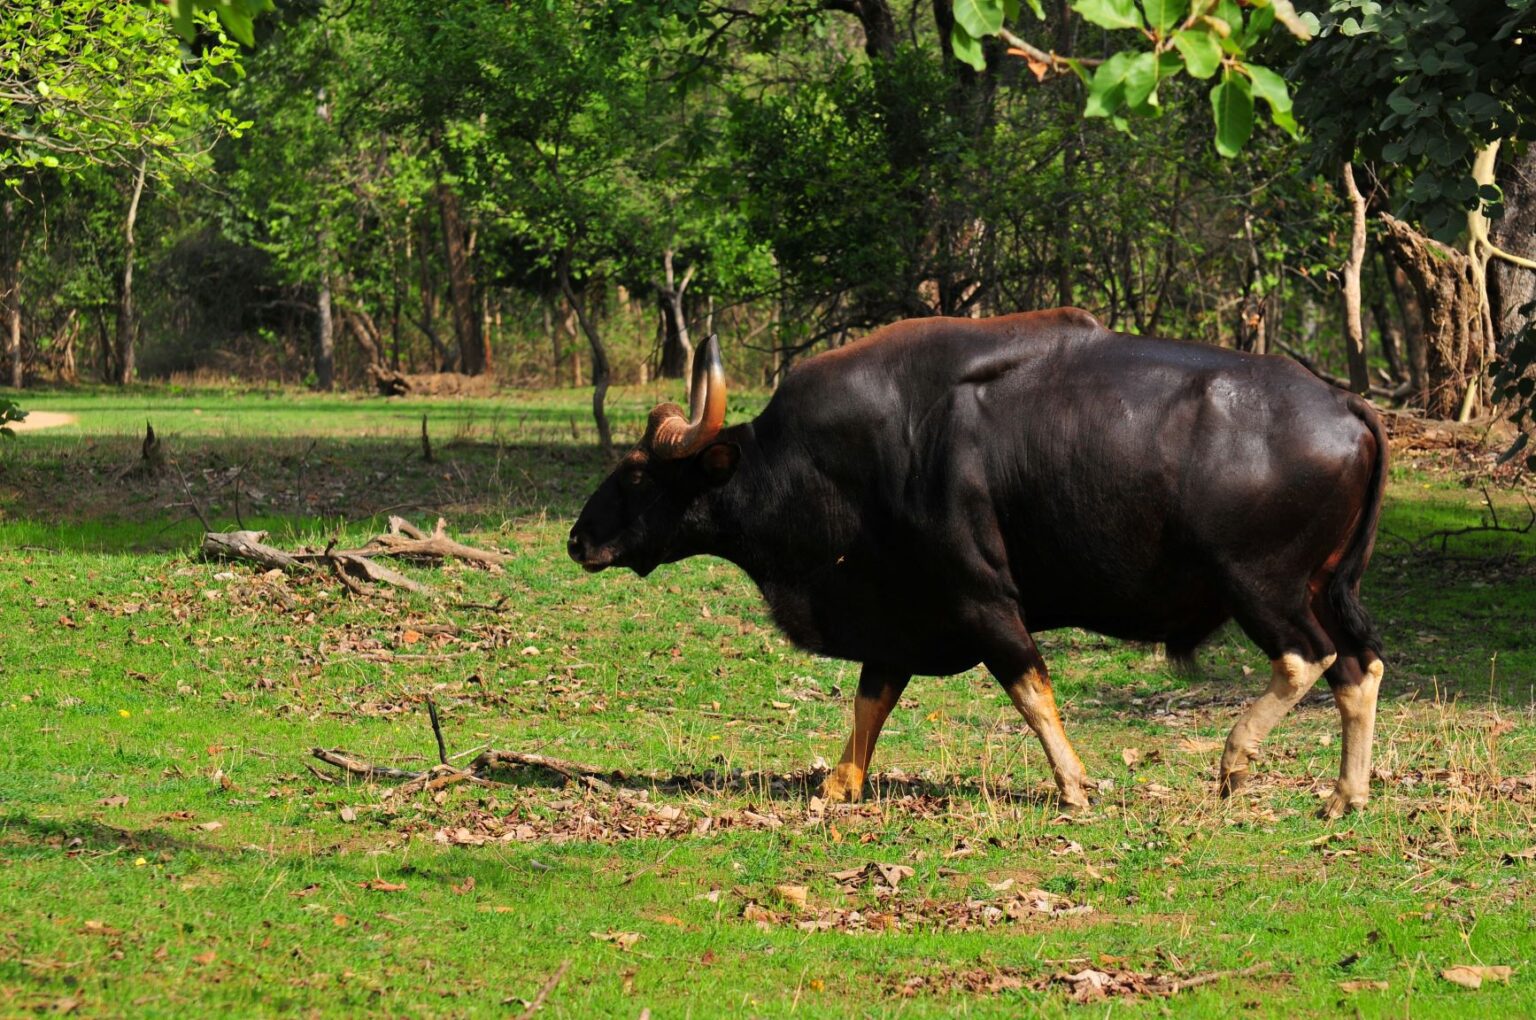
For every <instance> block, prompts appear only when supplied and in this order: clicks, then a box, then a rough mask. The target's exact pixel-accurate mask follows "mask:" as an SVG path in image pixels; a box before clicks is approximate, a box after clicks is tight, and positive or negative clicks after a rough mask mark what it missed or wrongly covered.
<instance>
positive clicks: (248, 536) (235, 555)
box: [198, 531, 309, 574]
mask: <svg viewBox="0 0 1536 1020" xmlns="http://www.w3.org/2000/svg"><path fill="white" fill-rule="evenodd" d="M266 539H267V533H266V532H265V531H209V532H205V533H204V534H203V544H202V548H200V549H199V550H198V555H199V556H200V557H201V558H202V559H204V560H244V561H246V562H247V563H254V564H256V565H257V566H259V567H263V568H265V569H267V570H281V571H283V572H284V573H285V574H292V573H296V572H298V571H302V570H307V569H309V567H308V565H307V564H305V563H304V562H303V561H302V560H300V559H299V558H298V557H296V556H290V555H289V554H288V553H285V552H283V551H282V550H281V549H277V548H274V547H273V546H270V545H267V544H266Z"/></svg>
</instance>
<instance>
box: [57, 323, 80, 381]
mask: <svg viewBox="0 0 1536 1020" xmlns="http://www.w3.org/2000/svg"><path fill="white" fill-rule="evenodd" d="M62 332H63V337H64V343H63V355H62V356H61V357H60V359H59V381H60V382H62V383H68V384H69V385H70V386H73V385H74V384H75V383H77V382H79V381H80V372H79V370H78V369H77V368H76V367H75V339H76V338H77V337H78V336H79V335H80V317H79V310H78V309H75V308H71V309H70V310H69V313H68V314H67V315H65V316H64V329H63V331H62Z"/></svg>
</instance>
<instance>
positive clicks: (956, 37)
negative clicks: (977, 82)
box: [949, 21, 987, 71]
mask: <svg viewBox="0 0 1536 1020" xmlns="http://www.w3.org/2000/svg"><path fill="white" fill-rule="evenodd" d="M949 46H950V49H952V50H954V51H955V57H956V58H957V59H959V60H961V61H963V62H964V63H967V64H970V65H971V66H972V67H974V68H975V69H976V70H978V71H985V70H986V69H987V55H986V54H985V53H984V52H982V49H981V40H979V39H977V38H976V37H975V36H973V35H971V34H970V33H969V32H967V31H966V30H965V29H964V28H962V27H961V25H960V22H958V21H957V22H955V24H954V27H953V28H951V29H950V32H949Z"/></svg>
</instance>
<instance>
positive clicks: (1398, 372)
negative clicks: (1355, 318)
mask: <svg viewBox="0 0 1536 1020" xmlns="http://www.w3.org/2000/svg"><path fill="white" fill-rule="evenodd" d="M1371 318H1372V319H1373V320H1375V322H1376V330H1377V332H1379V333H1380V334H1381V356H1382V357H1383V358H1386V359H1387V373H1388V374H1389V375H1390V376H1392V381H1393V383H1394V384H1396V383H1400V382H1402V381H1403V380H1404V379H1405V378H1406V373H1404V371H1403V356H1402V350H1403V328H1402V326H1400V325H1399V324H1398V323H1397V322H1396V321H1395V320H1394V319H1393V318H1392V316H1391V315H1389V314H1388V313H1387V302H1386V300H1385V299H1384V298H1383V297H1381V296H1380V295H1379V294H1378V295H1377V297H1376V300H1374V301H1372V302H1371Z"/></svg>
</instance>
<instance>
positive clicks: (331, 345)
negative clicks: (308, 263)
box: [315, 276, 336, 391]
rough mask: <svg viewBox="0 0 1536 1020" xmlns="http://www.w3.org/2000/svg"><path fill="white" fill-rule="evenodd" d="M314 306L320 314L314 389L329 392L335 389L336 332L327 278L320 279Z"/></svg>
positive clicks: (329, 282) (317, 329)
mask: <svg viewBox="0 0 1536 1020" xmlns="http://www.w3.org/2000/svg"><path fill="white" fill-rule="evenodd" d="M315 304H316V306H317V307H318V309H319V312H320V314H319V316H318V317H317V322H316V325H315V387H316V388H317V389H320V390H326V391H329V390H333V389H335V388H336V330H335V326H334V323H333V321H332V317H331V279H330V277H329V276H321V277H320V290H319V293H318V294H316V296H315Z"/></svg>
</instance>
